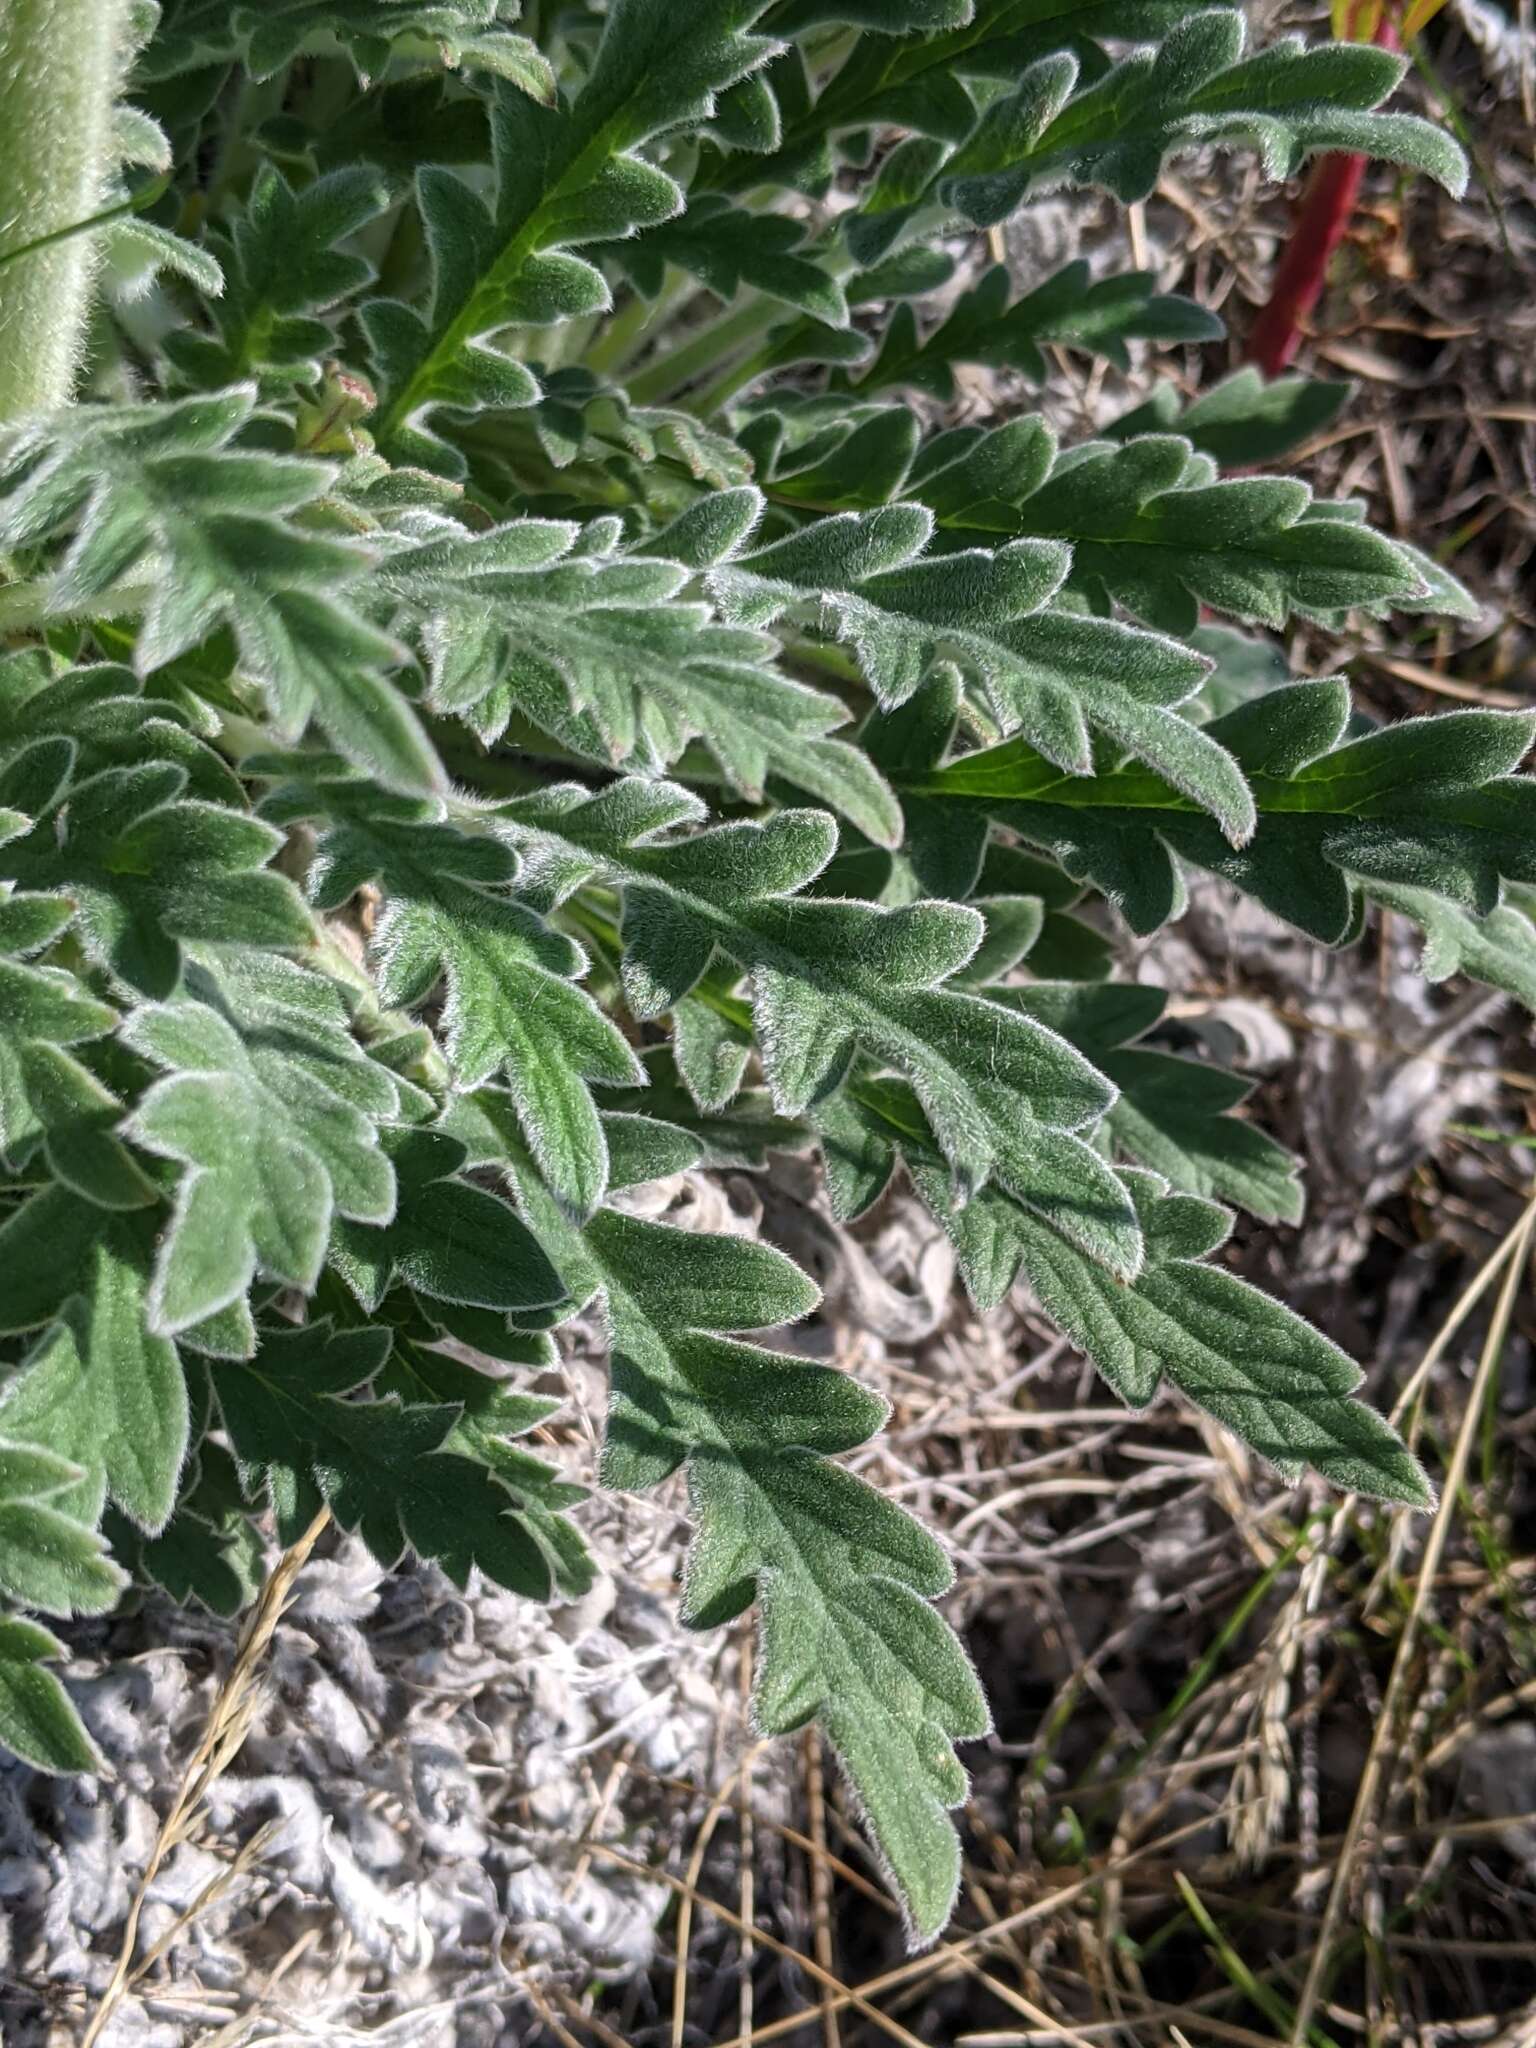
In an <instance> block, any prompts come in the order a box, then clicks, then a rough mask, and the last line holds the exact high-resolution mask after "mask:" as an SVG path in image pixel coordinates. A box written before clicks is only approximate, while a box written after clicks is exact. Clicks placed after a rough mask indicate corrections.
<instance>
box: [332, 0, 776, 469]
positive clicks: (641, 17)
mask: <svg viewBox="0 0 1536 2048" xmlns="http://www.w3.org/2000/svg"><path fill="white" fill-rule="evenodd" d="M765 5H766V0H698V4H696V5H693V6H690V7H689V8H688V9H686V10H685V11H682V12H679V10H678V9H677V8H675V7H674V6H672V5H670V4H668V0H615V4H614V5H613V6H612V7H610V8H609V10H608V13H607V17H606V22H605V25H604V30H603V36H602V41H601V43H600V44H599V46H598V50H597V54H596V56H595V58H594V59H593V63H592V67H591V70H590V71H589V72H588V73H587V77H586V82H585V84H584V85H583V86H582V89H581V91H580V93H579V94H578V95H577V96H576V98H575V100H574V101H572V102H569V103H567V102H565V101H564V100H563V99H562V100H561V101H560V102H558V103H557V104H555V105H554V106H551V107H549V108H543V107H540V106H537V105H535V104H533V103H531V102H529V101H528V100H527V99H525V98H523V97H522V96H521V95H519V94H518V93H516V92H515V91H512V90H509V89H506V88H497V87H496V86H494V85H493V87H492V91H491V95H490V118H491V139H492V147H493V152H494V172H495V184H494V190H493V192H492V195H491V197H490V199H489V201H486V200H484V199H481V198H480V197H479V195H478V194H477V193H474V192H472V191H471V190H470V188H469V187H468V185H466V184H463V183H461V182H460V181H459V180H457V179H456V178H454V177H453V176H452V175H451V174H450V173H442V172H437V171H435V170H432V169H431V168H430V167H429V168H428V169H427V170H426V171H424V172H423V173H422V175H421V177H420V179H419V181H418V191H419V197H420V203H421V210H422V219H423V224H424V226H425V228H426V232H427V238H428V242H429V245H430V247H431V251H432V258H433V279H432V291H431V296H430V299H429V301H428V303H427V306H426V308H425V310H424V311H423V312H418V311H417V310H416V309H415V308H413V307H409V306H406V305H404V304H401V303H399V302H392V301H387V300H375V301H373V302H372V303H371V304H370V306H369V307H368V308H367V310H366V313H365V315H364V326H365V328H366V329H367V333H368V338H369V341H370V343H371V345H372V348H373V352H374V360H375V364H376V366H377V368H378V370H379V373H380V377H381V380H382V382H383V385H384V389H385V394H386V403H385V407H384V410H383V413H382V414H381V417H380V422H379V431H380V440H381V444H382V445H383V447H384V448H385V451H386V452H387V453H389V454H391V455H393V456H395V457H396V458H398V459H405V460H409V461H413V462H419V463H422V464H423V465H424V466H426V467H428V468H441V469H443V470H444V471H446V472H447V473H449V474H452V473H454V472H455V470H456V469H458V468H459V467H460V459H459V458H458V457H457V455H456V452H455V451H454V450H453V449H452V448H451V447H450V445H449V444H448V443H447V442H446V441H444V440H443V439H442V437H441V436H440V435H439V434H438V433H437V432H436V431H435V429H434V427H433V426H432V424H431V422H430V416H431V414H432V413H433V411H434V410H435V409H436V408H438V407H448V408H452V409H453V410H455V411H460V412H465V411H468V412H473V411H477V410H479V409H480V408H482V407H485V406H508V405H511V406H517V405H526V404H528V403H529V402H530V401H531V400H532V399H534V398H535V397H537V395H538V387H537V385H536V383H535V382H534V380H533V379H532V377H530V375H529V374H528V372H527V371H526V370H525V369H524V368H523V367H522V365H521V364H520V363H516V362H514V361H513V360H512V358H510V357H509V356H507V355H504V354H502V353H501V352H500V351H499V350H497V349H496V348H495V347H494V346H493V345H492V344H493V342H494V339H495V337H496V336H497V335H498V334H500V333H502V332H504V331H505V330H506V329H507V328H508V327H509V326H511V325H513V324H514V323H521V324H524V325H529V326H548V325H553V324H555V323H558V322H560V321H563V320H570V319H574V318H578V317H580V316H582V315H584V314H590V313H597V312H601V311H603V310H605V309H606V307H607V306H608V304H609V293H608V286H607V284H606V282H605V280H604V278H603V275H602V273H601V271H599V270H597V269H596V268H595V267H594V266H593V265H592V264H591V263H589V262H587V261H586V260H585V258H583V257H579V256H574V255H571V254H570V253H568V252H569V251H570V250H571V249H572V248H574V247H580V246H581V245H583V244H587V243H592V242H606V241H611V240H612V239H613V238H614V237H615V236H627V235H631V234H634V233H635V232H636V231H637V230H638V229H642V228H647V227H654V226H656V225H658V224H659V223H660V222H662V221H665V220H669V219H670V218H671V217H672V216H673V215H674V214H676V213H678V212H679V211H680V210H681V208H682V204H683V194H682V191H681V189H680V188H679V186H678V185H677V184H676V183H675V182H674V180H673V179H672V178H671V177H669V176H668V175H667V173H665V172H664V171H661V170H658V169H657V168H656V167H655V166H654V165H652V164H650V163H648V162H647V161H646V160H645V158H643V157H641V156H640V155H638V154H637V153H636V152H637V150H638V148H639V146H640V145H641V144H643V143H645V142H647V141H649V140H650V139H651V138H652V137H653V136H654V135H656V134H657V133H658V132H660V131H662V130H667V131H669V132H675V131H678V130H683V129H686V128H687V127H689V126H690V125H697V124H699V123H702V122H704V121H706V120H708V118H709V117H710V115H711V113H712V112H713V110H714V106H715V99H716V95H717V94H718V93H719V92H720V91H722V90H723V89H724V88H725V87H728V86H731V85H733V84H735V83H736V81H737V80H738V79H741V78H743V77H745V76H746V75H747V74H748V73H749V72H750V71H752V70H754V69H755V68H756V66H757V65H759V64H761V63H762V62H763V61H764V60H765V59H766V58H767V57H768V56H769V55H770V54H771V52H772V50H773V47H774V46H773V44H772V43H771V42H769V41H768V40H767V39H766V38H763V37H758V36H753V35H751V34H749V33H748V32H747V31H748V29H749V27H750V24H751V22H752V21H753V20H754V19H755V18H756V16H758V15H759V14H761V13H762V12H763V8H764V6H765Z"/></svg>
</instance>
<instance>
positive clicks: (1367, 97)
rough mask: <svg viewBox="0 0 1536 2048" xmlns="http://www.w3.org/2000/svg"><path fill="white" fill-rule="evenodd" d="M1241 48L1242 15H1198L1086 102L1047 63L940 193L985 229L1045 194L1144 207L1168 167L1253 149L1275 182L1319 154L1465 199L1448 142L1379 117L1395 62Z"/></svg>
mask: <svg viewBox="0 0 1536 2048" xmlns="http://www.w3.org/2000/svg"><path fill="white" fill-rule="evenodd" d="M1245 40H1246V32H1245V27H1244V21H1243V17H1242V15H1241V14H1239V13H1237V12H1235V11H1231V12H1229V11H1226V10H1213V11H1211V12H1201V13H1196V14H1193V15H1190V16H1189V17H1188V18H1187V19H1186V20H1184V21H1182V22H1180V23H1179V24H1178V25H1177V26H1176V27H1174V28H1173V29H1171V30H1170V31H1169V33H1168V35H1167V36H1166V37H1165V38H1164V40H1163V42H1162V43H1161V45H1160V46H1159V48H1158V49H1157V50H1156V52H1155V53H1154V52H1150V51H1141V50H1138V51H1135V52H1133V53H1132V54H1131V55H1130V56H1128V57H1125V58H1123V59H1122V60H1121V62H1119V63H1118V64H1116V65H1115V66H1114V67H1113V68H1112V69H1111V70H1109V71H1108V72H1106V73H1105V74H1104V76H1103V77H1101V78H1099V79H1097V80H1096V81H1095V82H1094V83H1092V84H1090V85H1088V86H1086V87H1085V88H1084V89H1083V90H1081V91H1079V90H1077V85H1078V69H1077V63H1076V60H1075V59H1074V58H1072V57H1071V56H1069V55H1068V54H1067V53H1065V52H1062V53H1060V54H1058V55H1056V56H1053V57H1048V58H1045V59H1042V60H1041V61H1040V62H1039V63H1037V64H1034V65H1031V66H1030V67H1029V69H1028V70H1026V71H1025V73H1024V75H1023V77H1022V78H1020V80H1019V81H1018V84H1017V85H1016V87H1015V88H1014V90H1013V92H1012V93H1011V94H1008V95H1005V96H1003V97H1001V98H999V99H997V100H995V101H993V102H992V103H991V104H990V105H989V106H988V108H987V109H986V111H985V113H984V114H983V115H982V117H981V119H980V121H979V122H978V123H977V125H976V129H975V131H974V133H973V134H972V135H971V136H969V137H968V138H967V140H966V141H965V142H964V143H962V144H961V146H960V148H959V149H958V150H956V152H955V153H954V155H953V156H952V157H950V158H949V160H948V162H947V163H946V164H945V165H944V168H943V171H942V173H941V176H940V181H939V189H940V191H941V193H942V195H943V196H944V197H945V198H946V199H947V200H949V201H950V202H951V203H952V204H954V205H955V206H957V207H959V209H960V211H961V212H962V213H963V214H965V216H966V217H967V218H968V219H969V220H971V221H973V222H974V223H975V224H976V225H977V226H979V227H986V226H989V225H991V224H992V223H993V222H996V221H1000V220H1003V219H1005V218H1006V217H1007V216H1008V215H1009V214H1010V213H1011V212H1012V211H1013V210H1014V208H1015V207H1016V206H1018V204H1019V203H1020V201H1021V200H1022V199H1023V198H1024V196H1025V194H1026V193H1027V192H1029V191H1030V190H1032V189H1038V188H1040V187H1041V186H1043V185H1047V184H1074V185H1098V186H1101V187H1103V188H1104V189H1105V190H1107V191H1109V192H1112V193H1113V194H1114V195H1115V197H1116V198H1118V199H1122V200H1127V201H1130V200H1137V199H1145V198H1146V197H1147V195H1148V194H1149V193H1150V192H1151V190H1152V188H1153V186H1154V185H1155V184H1156V182H1157V174H1158V171H1159V169H1160V167H1161V166H1162V164H1163V163H1164V162H1165V161H1166V160H1167V159H1168V158H1169V157H1170V156H1172V155H1174V154H1176V153H1178V152H1179V151H1181V150H1187V149H1192V148H1205V147H1209V146H1210V145H1211V144H1213V143H1233V142H1246V143H1250V144H1252V145H1253V146H1254V147H1256V148H1257V150H1258V152H1259V156H1260V161H1261V164H1262V166H1263V170H1264V173H1265V176H1266V177H1268V178H1271V179H1278V178H1286V177H1289V176H1290V175H1291V173H1292V172H1293V171H1294V170H1295V169H1296V167H1297V165H1298V164H1299V163H1300V162H1301V161H1302V160H1303V158H1305V157H1307V156H1309V155H1311V154H1313V153H1314V152H1315V151H1317V150H1322V149H1346V150H1354V151H1357V152H1359V153H1360V154H1362V155H1366V156H1375V157H1381V158H1384V159H1385V160H1386V161H1388V162H1391V163H1398V164H1403V165H1405V166H1407V167H1408V168H1410V169H1414V170H1421V171H1425V172H1427V173H1428V174H1429V175H1430V176H1431V177H1433V178H1435V179H1436V180H1437V181H1438V182H1439V183H1440V184H1442V185H1444V186H1445V187H1446V189H1447V190H1448V191H1450V192H1451V193H1452V194H1453V195H1454V194H1458V193H1460V192H1461V190H1462V189H1463V187H1464V186H1465V183H1466V176H1467V167H1466V160H1465V158H1464V157H1463V156H1462V153H1461V151H1460V150H1459V149H1458V148H1457V147H1456V145H1455V143H1454V142H1452V141H1451V139H1450V137H1449V136H1446V135H1442V134H1441V133H1440V131H1439V130H1438V129H1435V128H1432V127H1431V126H1430V125H1429V123H1428V122H1427V121H1420V120H1417V119H1415V118H1414V117H1413V116H1411V115H1405V114H1376V113H1373V112H1372V111H1371V109H1373V108H1375V107H1376V106H1377V105H1378V104H1379V103H1380V102H1381V101H1382V100H1384V99H1385V98H1386V96H1387V94H1388V93H1389V92H1390V91H1391V90H1392V88H1393V86H1394V85H1396V83H1397V81H1398V79H1399V78H1400V77H1401V76H1402V71H1403V60H1402V59H1401V58H1398V57H1394V56H1391V55H1389V54H1388V53H1387V52H1386V51H1384V50H1378V49H1373V48H1371V47H1369V46H1368V45H1366V44H1362V43H1346V42H1334V43H1323V44H1319V45H1318V46H1316V47H1315V48H1312V49H1307V48H1304V47H1303V45H1302V44H1301V42H1300V41H1299V39H1297V38H1296V37H1292V36H1287V37H1284V38H1282V39H1281V40H1280V41H1278V42H1274V43H1271V44H1269V45H1268V47H1267V48H1265V49H1263V50H1261V51H1260V52H1259V53H1258V55H1257V56H1253V57H1246V58H1245V56H1244V43H1245Z"/></svg>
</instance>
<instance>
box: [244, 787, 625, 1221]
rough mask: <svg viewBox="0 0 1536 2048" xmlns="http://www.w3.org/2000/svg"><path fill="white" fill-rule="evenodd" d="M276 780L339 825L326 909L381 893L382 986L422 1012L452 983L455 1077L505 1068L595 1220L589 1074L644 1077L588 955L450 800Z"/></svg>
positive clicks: (307, 808)
mask: <svg viewBox="0 0 1536 2048" xmlns="http://www.w3.org/2000/svg"><path fill="white" fill-rule="evenodd" d="M304 765H305V767H306V768H307V769H310V771H311V772H310V773H309V774H308V775H306V777H305V779H304V780H303V781H294V782H289V783H286V784H279V785H278V786H277V787H276V788H275V789H274V790H273V792H272V793H271V795H270V796H269V797H268V799H267V803H266V806H265V808H266V810H267V812H268V814H269V815H271V816H276V817H281V818H283V819H285V820H293V819H297V818H301V817H302V818H313V817H315V816H317V815H318V816H320V817H322V818H326V819H329V820H334V823H333V824H332V825H331V828H330V829H329V830H327V831H326V832H325V833H324V834H323V835H322V837H321V839H320V842H319V845H318V848H317V851H316V857H315V860H314V863H313V865H312V867H311V870H310V877H309V883H310V892H311V894H312V896H313V898H314V900H315V902H316V904H317V905H318V906H319V908H320V909H321V910H323V911H332V912H334V911H337V910H339V909H340V908H341V907H342V906H343V905H344V904H345V903H346V902H347V900H348V898H349V897H351V896H352V895H353V894H354V893H355V892H356V891H357V890H358V889H359V888H361V887H363V886H364V884H367V883H373V884H377V886H378V887H379V888H380V889H381V890H382V892H383V897H384V901H383V906H382V910H381V913H380V915H379V917H378V919H377V920H376V923H375V927H374V936H373V956H374V959H375V961H376V963H377V968H378V976H379V994H380V998H381V1000H382V1001H384V1002H385V1003H386V1004H389V1005H391V1006H399V1007H401V1008H406V1009H410V1008H414V1007H415V1006H417V1005H418V1004H420V1003H423V1002H425V1001H427V1000H429V999H430V998H431V997H432V996H433V995H434V993H435V992H436V990H437V989H438V987H439V986H445V987H446V991H447V1001H446V1005H445V1008H444V1011H443V1034H444V1042H445V1047H446V1050H447V1054H448V1060H449V1063H450V1065H451V1067H452V1069H453V1073H454V1078H455V1081H456V1082H457V1084H458V1085H459V1086H460V1087H461V1088H474V1087H478V1086H479V1084H480V1083H481V1082H482V1081H485V1080H487V1079H488V1078H489V1077H490V1076H491V1075H492V1074H493V1073H501V1074H504V1075H505V1077H506V1080H507V1084H508V1086H509V1088H510V1089H511V1091H512V1096H513V1099H514V1101H515V1102H516V1103H517V1106H518V1112H519V1114H520V1116H521V1117H522V1120H523V1128H524V1130H525V1132H526V1133H527V1136H528V1141H529V1143H530V1144H531V1145H532V1147H533V1149H534V1154H535V1156H536V1157H537V1158H538V1160H539V1162H540V1165H541V1167H542V1169H543V1171H544V1172H545V1173H546V1174H547V1176H548V1178H549V1180H550V1183H551V1185H552V1186H553V1187H555V1188H556V1189H557V1190H558V1192H559V1194H560V1196H561V1199H562V1200H563V1201H565V1202H566V1203H567V1204H568V1205H569V1206H570V1208H571V1209H572V1210H573V1211H574V1212H575V1213H576V1214H578V1215H586V1214H588V1213H590V1211H591V1210H592V1209H593V1208H594V1207H595V1205H596V1204H597V1202H598V1201H599V1200H600V1199H601V1197H602V1193H603V1189H604V1187H605V1185H606V1176H607V1149H606V1144H605V1141H604V1137H603V1130H602V1126H601V1123H600V1122H599V1119H598V1113H597V1108H596V1105H595V1104H594V1102H593V1100H592V1095H591V1090H590V1088H589V1086H588V1083H589V1082H592V1081H595V1082H598V1083H601V1084H602V1085H604V1086H607V1087H623V1086H633V1085H634V1084H635V1082H636V1081H637V1080H638V1079H639V1078H640V1068H639V1067H638V1065H637V1063H636V1060H635V1055H634V1053H633V1052H632V1051H631V1049H630V1047H629V1045H628V1043H627V1042H626V1040H625V1039H624V1037H623V1035H622V1034H621V1033H620V1032H619V1031H618V1029H617V1028H616V1026H615V1025H614V1024H612V1023H611V1022H610V1021H609V1019H608V1018H606V1017H605V1016H604V1015H603V1014H602V1012H601V1011H600V1010H599V1009H598V1007H597V1005H596V1004H595V1003H594V1002H593V1001H592V999H591V997H590V996H589V995H587V994H586V993H585V992H584V991H583V990H582V989H581V988H579V987H577V986H576V983H575V981H574V980H573V979H572V977H574V976H577V975H580V974H581V973H583V972H584V971H585V967H586V961H585V958H584V956H583V955H582V953H581V950H580V948H579V947H578V946H576V945H575V944H574V942H573V941H572V940H570V939H568V938H566V937H565V936H564V935H563V934H562V933H558V932H555V931H553V930H552V929H551V928H550V926H549V925H548V924H547V923H546V922H545V921H544V919H543V918H541V917H539V916H537V915H536V914H535V912H534V911H532V910H530V909H529V908H528V906H527V905H526V904H524V903H522V902H519V901H518V899H517V897H516V895H515V894H514V892H513V888H512V884H513V882H514V879H515V876H516V872H517V856H516V854H515V853H514V852H513V850H512V848H511V847H510V846H509V845H508V844H507V843H506V841H505V840H504V839H502V838H499V837H497V836H495V835H494V834H492V833H490V832H485V831H482V832H480V833H478V834H475V835H471V834H470V833H468V832H463V831H460V830H459V829H458V828H457V827H456V826H455V825H454V824H452V823H450V822H449V821H448V820H447V819H445V818H444V817H443V816H442V814H441V813H442V807H441V806H438V805H433V804H430V803H427V802H424V801H422V802H413V801H412V800H411V799H408V798H394V799H390V798H384V797H380V796H379V794H378V793H377V792H376V791H375V790H374V789H373V788H372V787H371V786H370V785H369V784H367V783H365V782H362V781H359V780H356V779H352V778H349V777H347V776H346V775H345V773H339V774H338V773H335V772H333V773H332V774H331V775H330V777H329V779H326V780H323V781H321V780H317V778H316V776H315V775H314V773H313V767H314V766H315V765H319V764H311V763H308V762H306V763H305V764H304Z"/></svg>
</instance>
